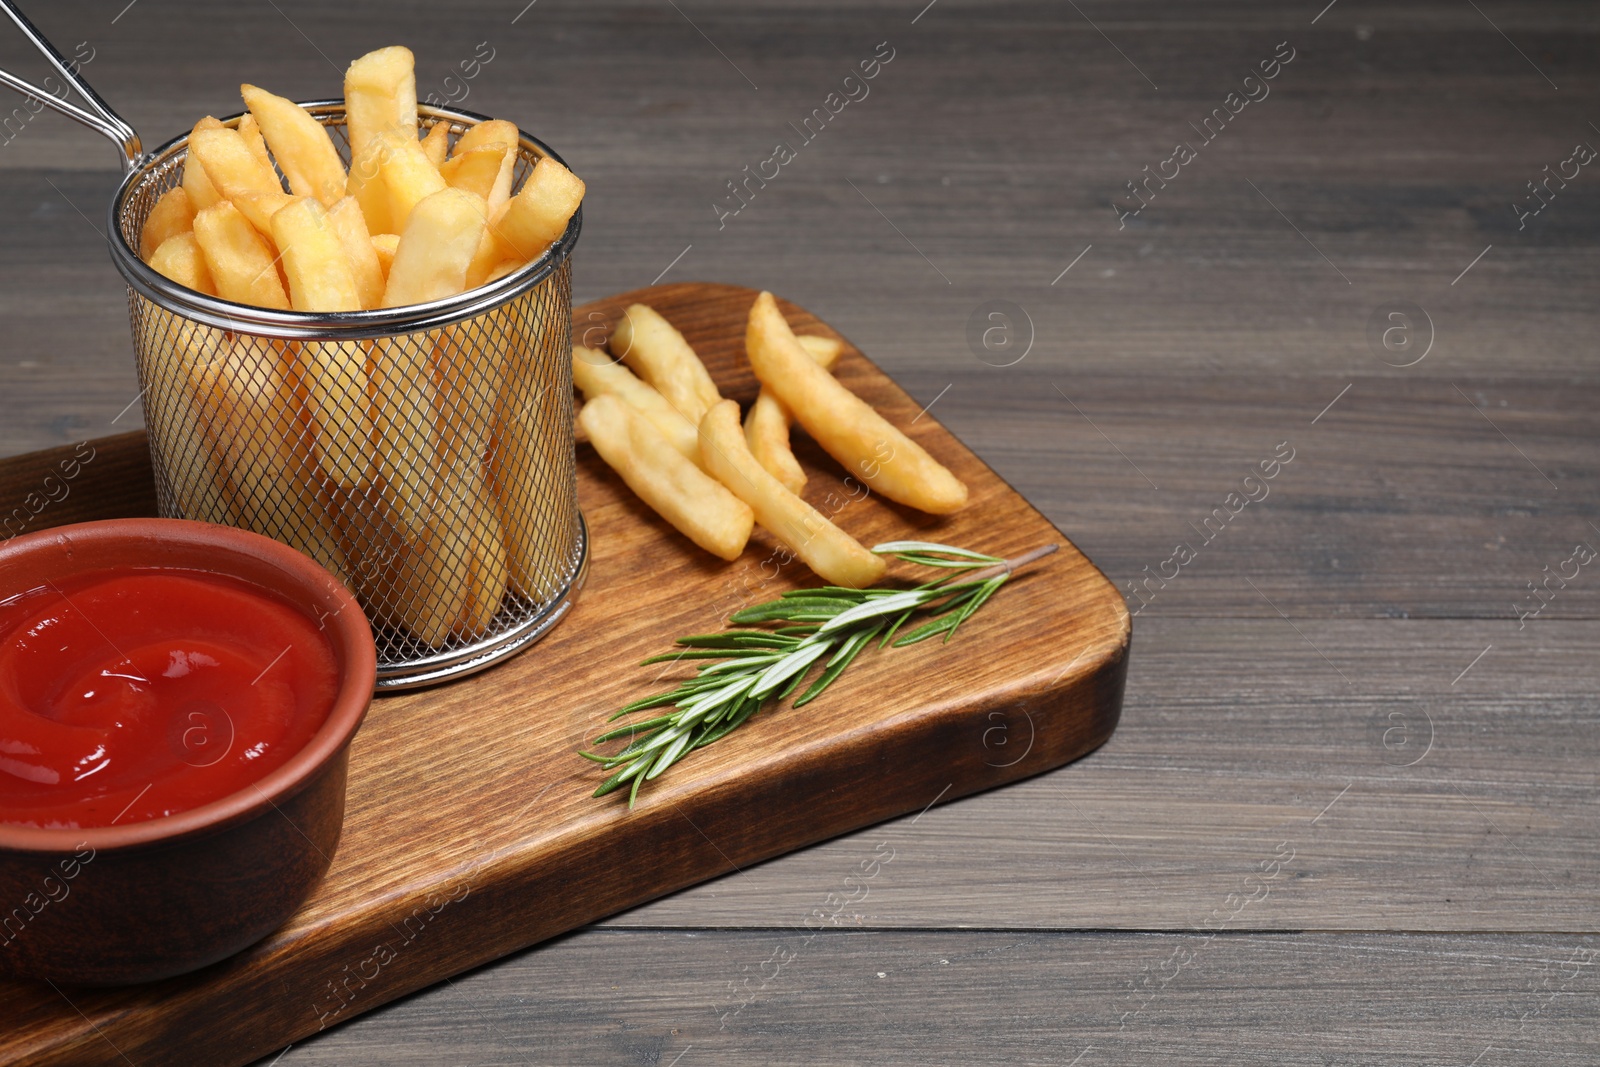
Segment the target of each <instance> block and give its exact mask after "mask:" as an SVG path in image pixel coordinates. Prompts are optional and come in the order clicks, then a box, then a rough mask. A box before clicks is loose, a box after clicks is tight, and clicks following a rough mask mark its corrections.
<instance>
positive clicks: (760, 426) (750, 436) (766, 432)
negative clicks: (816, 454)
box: [744, 386, 806, 496]
mask: <svg viewBox="0 0 1600 1067" xmlns="http://www.w3.org/2000/svg"><path fill="white" fill-rule="evenodd" d="M744 440H745V445H746V446H747V447H748V448H749V449H750V454H751V455H752V456H754V457H755V458H756V462H757V463H759V464H761V469H762V470H764V471H766V472H767V473H768V474H770V475H772V476H773V477H774V478H776V479H778V482H779V484H781V485H782V486H783V487H784V488H785V489H787V490H789V492H791V493H794V494H795V495H796V496H798V495H799V494H800V491H801V490H802V489H804V488H805V487H806V472H805V470H804V469H803V468H802V467H801V466H800V461H799V460H797V459H795V458H794V452H793V450H792V449H790V447H789V409H788V408H786V407H784V406H783V401H781V400H779V399H778V398H777V397H776V396H774V395H773V393H772V390H770V389H768V388H766V387H764V386H763V387H762V389H761V394H760V395H759V396H757V397H756V401H755V403H753V404H751V405H750V411H749V412H748V413H747V414H746V415H745V417H744Z"/></svg>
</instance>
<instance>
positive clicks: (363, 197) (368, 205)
mask: <svg viewBox="0 0 1600 1067" xmlns="http://www.w3.org/2000/svg"><path fill="white" fill-rule="evenodd" d="M385 151H386V149H385V148H384V146H383V142H382V141H378V140H373V141H370V142H368V143H367V144H366V145H364V146H363V147H362V148H361V150H360V152H359V153H358V152H357V151H356V150H355V148H354V147H352V148H351V150H350V173H349V174H348V175H346V177H345V184H344V193H345V195H346V196H350V197H354V198H355V201H356V203H358V204H360V205H361V214H362V215H364V216H365V217H366V220H367V230H368V232H369V233H373V234H380V233H393V232H394V231H395V226H394V224H393V223H392V222H390V221H389V191H388V190H387V189H386V188H384V185H383V179H382V177H381V175H380V173H379V172H380V170H381V169H382V165H383V153H384V152H385Z"/></svg>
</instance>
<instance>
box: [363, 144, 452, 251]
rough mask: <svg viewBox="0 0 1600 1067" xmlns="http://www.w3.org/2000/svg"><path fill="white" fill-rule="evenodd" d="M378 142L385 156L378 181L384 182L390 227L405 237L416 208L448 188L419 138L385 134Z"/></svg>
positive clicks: (380, 166) (380, 151) (381, 162)
mask: <svg viewBox="0 0 1600 1067" xmlns="http://www.w3.org/2000/svg"><path fill="white" fill-rule="evenodd" d="M377 143H378V146H379V147H378V151H379V153H380V154H381V159H380V161H379V164H378V178H379V180H380V181H381V182H382V183H383V188H384V195H385V197H386V201H385V203H386V210H387V217H388V220H389V225H390V226H392V227H393V228H394V232H395V233H401V234H403V233H405V232H406V222H407V220H409V219H410V218H411V211H412V209H413V208H415V207H416V206H417V205H418V204H419V203H421V202H422V201H423V200H424V199H426V198H427V197H429V196H432V195H433V194H434V193H437V192H438V191H439V190H441V189H444V188H447V186H446V185H445V181H444V179H443V178H442V177H440V176H439V170H438V168H437V167H435V166H434V165H433V164H432V163H431V162H429V161H428V156H427V153H425V152H424V151H423V150H422V145H421V144H420V143H418V141H417V140H416V138H415V137H411V138H408V137H406V136H404V135H403V134H382V135H380V136H379V138H378V142H377Z"/></svg>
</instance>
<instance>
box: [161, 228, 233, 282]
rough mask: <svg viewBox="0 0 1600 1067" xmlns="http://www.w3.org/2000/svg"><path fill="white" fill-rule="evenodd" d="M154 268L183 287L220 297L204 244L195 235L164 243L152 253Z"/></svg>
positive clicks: (183, 235)
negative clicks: (202, 246)
mask: <svg viewBox="0 0 1600 1067" xmlns="http://www.w3.org/2000/svg"><path fill="white" fill-rule="evenodd" d="M150 267H151V269H152V270H154V271H155V272H156V273H157V274H160V275H162V276H163V277H167V278H171V279H172V280H173V281H175V282H177V283H178V284H179V285H187V286H188V287H189V288H190V289H193V290H194V291H195V292H197V293H205V294H206V295H207V296H216V295H217V286H216V283H215V282H213V281H212V280H211V270H210V268H208V267H207V266H206V257H205V253H203V252H201V251H200V242H199V241H196V240H195V238H194V234H193V232H186V233H178V234H173V235H172V236H171V237H168V238H167V239H166V240H165V241H162V242H161V244H160V245H159V246H158V247H157V248H156V250H155V251H154V252H152V253H151V254H150Z"/></svg>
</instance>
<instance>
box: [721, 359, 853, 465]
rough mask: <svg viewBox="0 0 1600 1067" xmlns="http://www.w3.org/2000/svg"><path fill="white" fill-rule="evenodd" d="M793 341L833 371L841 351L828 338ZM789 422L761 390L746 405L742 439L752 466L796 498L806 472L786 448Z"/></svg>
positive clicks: (779, 403) (768, 392) (777, 404)
mask: <svg viewBox="0 0 1600 1067" xmlns="http://www.w3.org/2000/svg"><path fill="white" fill-rule="evenodd" d="M795 340H797V341H799V342H800V347H802V348H804V349H805V350H806V352H808V353H809V354H810V356H811V358H812V359H814V360H816V361H817V366H819V367H821V368H822V369H823V370H829V369H831V368H832V367H833V364H834V362H835V361H837V360H838V358H839V353H840V351H842V349H843V347H844V346H843V345H841V344H840V343H839V342H838V341H835V340H834V339H833V338H831V337H797V338H795ZM793 421H794V417H793V416H792V415H790V414H789V409H788V408H786V407H784V406H783V401H781V400H779V399H778V398H777V396H775V395H774V394H773V392H772V390H771V389H768V388H767V387H766V386H762V387H761V393H760V394H759V395H758V396H757V397H756V402H755V403H754V404H751V405H750V411H749V413H748V414H746V415H745V417H744V439H745V443H746V444H748V445H749V446H750V453H751V455H753V456H755V457H756V462H758V463H760V464H761V466H762V467H764V468H766V471H767V473H768V474H770V475H772V476H773V477H774V478H776V479H778V481H780V482H782V483H783V487H784V488H785V489H787V490H789V492H791V493H794V494H795V495H796V496H798V495H799V494H800V491H801V490H802V489H804V488H805V487H806V472H805V471H804V470H803V469H801V467H800V461H799V460H797V459H795V458H794V452H793V451H792V450H791V449H790V447H789V424H790V423H792V422H793Z"/></svg>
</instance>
